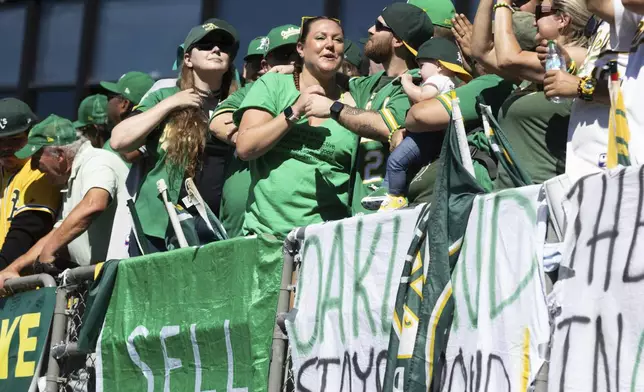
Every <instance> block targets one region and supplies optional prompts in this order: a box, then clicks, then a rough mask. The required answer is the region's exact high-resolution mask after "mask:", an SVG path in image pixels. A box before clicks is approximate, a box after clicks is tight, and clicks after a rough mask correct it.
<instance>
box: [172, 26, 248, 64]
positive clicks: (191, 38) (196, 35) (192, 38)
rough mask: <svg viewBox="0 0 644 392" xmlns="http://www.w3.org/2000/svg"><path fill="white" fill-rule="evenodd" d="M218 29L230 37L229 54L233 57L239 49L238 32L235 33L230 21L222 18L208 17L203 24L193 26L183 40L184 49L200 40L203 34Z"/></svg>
mask: <svg viewBox="0 0 644 392" xmlns="http://www.w3.org/2000/svg"><path fill="white" fill-rule="evenodd" d="M218 31H219V32H223V33H225V34H226V35H228V36H229V37H230V39H231V45H232V46H231V53H230V56H231V57H232V59H234V58H235V56H236V55H237V52H238V51H239V33H237V29H235V28H234V27H233V26H232V25H231V24H230V23H228V22H226V21H225V20H222V19H216V18H212V19H208V20H207V21H206V22H205V23H204V24H202V25H198V26H195V27H193V28H192V29H191V30H190V32H189V33H188V36H186V40H185V41H183V48H184V49H185V50H191V49H192V46H194V44H196V43H197V42H199V41H201V40H202V39H203V38H204V37H205V36H207V35H208V34H211V33H214V32H218Z"/></svg>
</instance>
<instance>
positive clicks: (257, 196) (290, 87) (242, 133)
mask: <svg viewBox="0 0 644 392" xmlns="http://www.w3.org/2000/svg"><path fill="white" fill-rule="evenodd" d="M297 52H298V54H299V61H298V63H297V64H296V70H295V73H294V74H293V75H284V74H279V73H268V74H266V75H264V76H263V77H261V78H260V79H259V80H258V81H257V82H255V83H254V84H253V87H252V88H251V90H250V91H249V92H248V95H247V96H246V98H245V99H244V102H243V103H242V105H241V107H240V108H239V109H238V110H237V111H236V112H235V114H234V120H235V122H236V123H237V124H239V131H238V136H237V155H238V156H239V157H240V158H241V159H243V160H248V161H250V171H251V190H250V197H249V201H248V205H247V209H246V216H245V222H244V227H243V230H244V233H245V234H260V233H271V234H274V235H276V236H278V237H282V238H283V237H285V236H286V235H287V234H288V232H289V231H290V230H291V229H293V228H294V227H299V226H306V225H310V224H313V223H319V222H324V221H328V220H336V219H342V218H345V217H347V216H348V191H349V177H350V175H349V172H350V167H351V157H352V155H353V149H354V146H355V136H354V135H353V134H352V133H351V132H350V131H348V130H347V129H346V128H344V127H343V126H341V125H340V124H339V123H338V122H337V121H336V120H335V119H333V118H330V119H327V118H319V117H315V116H308V117H307V116H304V114H305V113H306V111H307V107H308V105H310V102H309V99H310V97H311V96H313V95H322V96H326V97H329V98H330V99H332V100H334V101H337V102H345V103H351V104H353V99H352V98H351V96H350V94H348V93H347V92H346V91H344V90H343V89H342V88H341V87H340V86H339V85H338V83H337V80H336V76H337V73H338V71H339V70H340V68H341V67H342V61H343V60H344V56H343V55H344V33H343V30H342V27H341V25H340V24H339V22H338V21H336V20H333V19H331V18H327V17H315V18H307V19H305V20H303V23H302V28H301V32H300V38H299V40H298V43H297Z"/></svg>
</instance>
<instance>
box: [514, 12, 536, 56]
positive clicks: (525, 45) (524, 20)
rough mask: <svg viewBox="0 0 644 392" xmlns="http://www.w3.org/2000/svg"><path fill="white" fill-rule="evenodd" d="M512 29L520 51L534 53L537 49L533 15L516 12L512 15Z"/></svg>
mask: <svg viewBox="0 0 644 392" xmlns="http://www.w3.org/2000/svg"><path fill="white" fill-rule="evenodd" d="M512 29H513V30H514V35H515V36H516V38H517V41H519V46H520V47H521V49H522V50H527V51H530V52H534V50H535V49H536V48H537V40H536V39H535V38H536V36H537V26H535V25H534V14H533V13H530V12H524V11H516V12H514V13H513V14H512Z"/></svg>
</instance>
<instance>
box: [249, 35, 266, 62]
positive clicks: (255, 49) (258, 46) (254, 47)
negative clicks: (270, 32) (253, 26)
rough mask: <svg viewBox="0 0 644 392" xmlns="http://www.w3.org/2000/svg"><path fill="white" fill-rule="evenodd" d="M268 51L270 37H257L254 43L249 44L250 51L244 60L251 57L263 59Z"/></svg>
mask: <svg viewBox="0 0 644 392" xmlns="http://www.w3.org/2000/svg"><path fill="white" fill-rule="evenodd" d="M267 49H268V37H264V36H262V37H256V38H254V39H253V40H252V41H250V44H248V51H247V52H246V56H244V60H246V59H247V58H248V57H250V56H262V57H263V56H264V54H265V53H266V50H267Z"/></svg>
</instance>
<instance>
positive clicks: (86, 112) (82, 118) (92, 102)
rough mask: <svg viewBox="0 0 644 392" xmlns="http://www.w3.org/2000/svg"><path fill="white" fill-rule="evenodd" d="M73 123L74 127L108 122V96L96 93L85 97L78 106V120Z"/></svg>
mask: <svg viewBox="0 0 644 392" xmlns="http://www.w3.org/2000/svg"><path fill="white" fill-rule="evenodd" d="M72 124H73V125H74V128H81V127H84V126H86V125H92V124H97V125H101V124H107V97H106V96H105V95H103V94H94V95H90V96H89V97H87V98H85V99H83V101H82V102H81V104H80V106H79V107H78V120H76V121H74V122H73V123H72Z"/></svg>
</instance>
